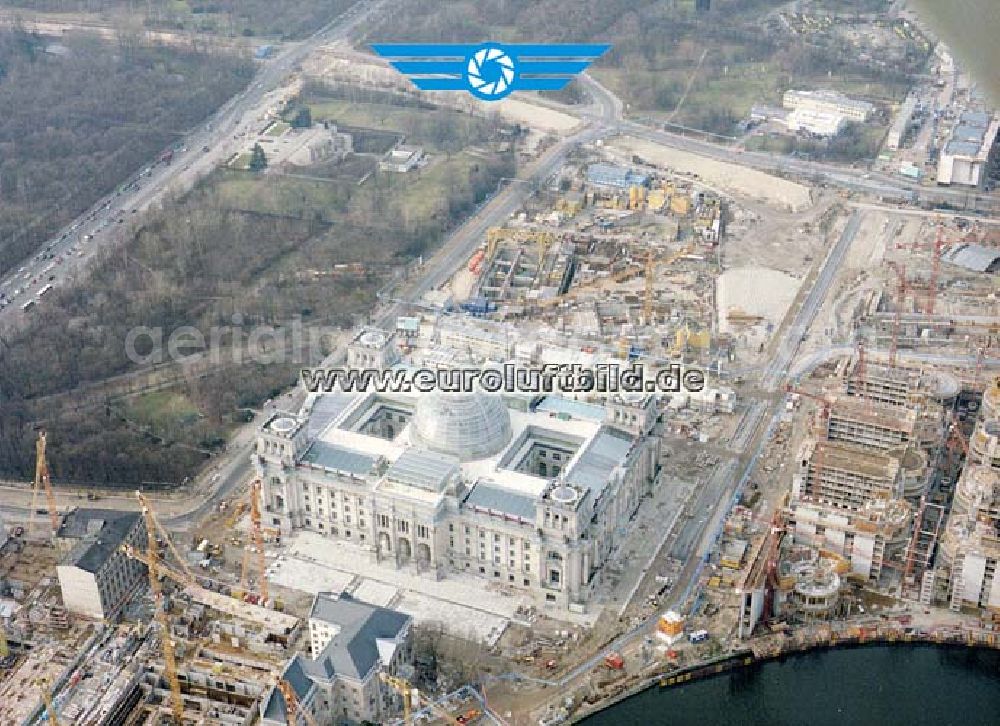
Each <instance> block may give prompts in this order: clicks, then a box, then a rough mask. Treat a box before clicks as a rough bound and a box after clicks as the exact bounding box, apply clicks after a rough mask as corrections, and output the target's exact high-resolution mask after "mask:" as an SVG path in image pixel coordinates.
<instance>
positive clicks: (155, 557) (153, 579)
mask: <svg viewBox="0 0 1000 726" xmlns="http://www.w3.org/2000/svg"><path fill="white" fill-rule="evenodd" d="M142 515H143V517H145V518H146V536H147V544H146V559H145V560H144V561H145V562H146V565H147V566H148V567H149V589H150V592H151V593H152V594H153V611H154V615H155V617H156V622H157V623H158V624H159V626H160V640H161V642H162V644H163V665H164V672H165V673H166V676H167V683H169V684H170V712H171V714H172V715H173V717H174V722H175V723H176V724H178V726H180V724H181V723H182V721H181V719H182V717H183V715H184V698H183V697H182V696H181V684H180V681H179V680H177V657H176V654H175V653H174V640H173V632H172V631H171V627H170V615H169V613H168V612H167V609H166V603H165V602H164V600H163V588H162V587H161V586H160V566H159V564H160V551H159V546H158V545H157V543H156V529H157V526H158V525H157V523H156V519H155V518H154V516H153V512H152V510H151V509H150V508H149V507H143V509H142Z"/></svg>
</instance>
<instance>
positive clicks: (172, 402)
mask: <svg viewBox="0 0 1000 726" xmlns="http://www.w3.org/2000/svg"><path fill="white" fill-rule="evenodd" d="M199 415H200V414H199V413H198V408H197V407H196V406H195V405H194V404H193V403H191V401H190V400H189V399H188V398H187V396H184V395H182V394H180V393H176V392H174V391H156V392H154V393H147V394H144V395H142V396H137V397H135V398H133V399H130V401H129V403H128V407H127V410H126V416H127V417H128V418H130V419H131V420H133V421H136V422H138V423H140V424H146V425H149V426H152V427H153V428H154V429H162V428H171V427H178V426H185V425H190V424H192V423H194V422H195V421H197V420H198V418H199Z"/></svg>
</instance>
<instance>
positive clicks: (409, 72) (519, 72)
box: [372, 43, 611, 101]
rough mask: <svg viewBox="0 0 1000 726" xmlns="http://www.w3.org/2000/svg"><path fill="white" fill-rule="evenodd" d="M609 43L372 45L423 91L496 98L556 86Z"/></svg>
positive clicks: (598, 55) (566, 81)
mask: <svg viewBox="0 0 1000 726" xmlns="http://www.w3.org/2000/svg"><path fill="white" fill-rule="evenodd" d="M610 47H611V46H610V45H564V44H542V45H539V44H533V45H529V44H517V43H511V44H507V43H481V44H479V45H462V44H431V45H420V44H416V45H412V44H397V43H376V44H374V45H372V50H374V51H375V52H376V53H378V54H379V55H380V56H382V57H383V58H387V59H389V63H390V65H392V67H393V68H395V69H396V70H397V71H399V72H400V73H402V74H404V75H406V76H409V78H410V80H411V81H412V82H413V85H415V86H416V87H417V88H419V89H420V90H422V91H468V92H469V93H471V94H472V95H473V96H475V97H476V98H479V99H481V100H483V101H499V100H500V99H502V98H506V97H507V96H509V95H510V94H511V93H513V92H514V91H558V90H559V89H560V88H563V87H564V86H565V85H566V84H567V83H569V82H570V80H572V78H573V76H575V75H577V74H578V73H582V72H583V71H584V70H586V68H587V66H589V65H590V64H591V63H593V62H594V61H595V60H597V58H599V57H600V56H601V55H602V54H603V53H604V52H605V51H607V50H608V48H610Z"/></svg>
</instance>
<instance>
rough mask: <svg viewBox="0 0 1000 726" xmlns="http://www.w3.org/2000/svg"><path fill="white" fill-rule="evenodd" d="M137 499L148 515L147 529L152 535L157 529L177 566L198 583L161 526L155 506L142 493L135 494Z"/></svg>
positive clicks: (168, 534)
mask: <svg viewBox="0 0 1000 726" xmlns="http://www.w3.org/2000/svg"><path fill="white" fill-rule="evenodd" d="M135 498H136V499H138V500H139V506H140V507H142V511H143V512H144V513H146V527H147V528H148V529H149V532H150V534H152V533H153V530H154V528H155V530H156V533H157V534H159V535H160V537H161V538H162V539H163V541H164V542H165V543H166V545H167V548H168V549H169V550H170V553H171V554H172V555H173V556H174V559H175V560H176V561H177V564H178V565H179V566H180V568H181V569H182V570H183V571H184V574H185V575H187V576H188V578H190V579H191V581H192V582H196V581H197V578H196V577H195V576H194V573H193V572H191V569H190V568H189V567H188V565H187V561H186V560H185V559H184V558H183V557H181V553H180V552H178V551H177V547H175V546H174V542H173V540H172V539H170V533H169V532H168V531H167V529H166V528H165V527H164V526H163V525H162V524H160V520H159V518H158V517H157V516H156V512H155V511H153V505H152V504H151V503H150V501H149V500H148V499H147V498H146V496H145V495H144V494H143V493H142V492H139V491H137V492H136V493H135ZM150 524H152V526H150Z"/></svg>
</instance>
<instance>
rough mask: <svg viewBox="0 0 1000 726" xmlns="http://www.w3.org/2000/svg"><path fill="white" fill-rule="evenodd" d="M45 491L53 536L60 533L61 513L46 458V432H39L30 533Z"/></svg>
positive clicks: (29, 518) (36, 447) (36, 446)
mask: <svg viewBox="0 0 1000 726" xmlns="http://www.w3.org/2000/svg"><path fill="white" fill-rule="evenodd" d="M43 488H44V489H45V499H46V501H47V502H48V509H49V523H50V524H51V525H52V534H53V535H55V534H56V532H58V531H59V511H58V509H57V508H56V497H55V494H53V492H52V481H51V480H50V479H49V464H48V461H47V460H46V458H45V430H44V429H40V430H39V431H38V440H37V441H35V485H34V488H33V489H32V494H31V513H30V514H29V515H28V532H29V533H30V532H31V530H32V529H33V528H34V524H35V508H36V506H37V502H38V493H39V491H40V490H41V489H43Z"/></svg>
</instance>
